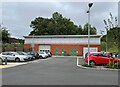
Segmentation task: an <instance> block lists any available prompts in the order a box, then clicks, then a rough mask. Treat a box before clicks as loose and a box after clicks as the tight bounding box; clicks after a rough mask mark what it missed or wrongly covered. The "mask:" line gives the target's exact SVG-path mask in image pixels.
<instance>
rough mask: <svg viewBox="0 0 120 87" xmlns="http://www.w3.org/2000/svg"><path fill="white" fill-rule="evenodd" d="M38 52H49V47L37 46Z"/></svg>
mask: <svg viewBox="0 0 120 87" xmlns="http://www.w3.org/2000/svg"><path fill="white" fill-rule="evenodd" d="M39 51H49V52H50V45H39Z"/></svg>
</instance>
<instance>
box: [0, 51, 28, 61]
mask: <svg viewBox="0 0 120 87" xmlns="http://www.w3.org/2000/svg"><path fill="white" fill-rule="evenodd" d="M0 55H1V57H3V58H7V61H16V62H20V61H27V60H28V57H27V56H26V55H20V54H19V53H17V52H1V53H0Z"/></svg>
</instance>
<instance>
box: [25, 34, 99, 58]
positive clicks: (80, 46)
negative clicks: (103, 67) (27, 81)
mask: <svg viewBox="0 0 120 87" xmlns="http://www.w3.org/2000/svg"><path fill="white" fill-rule="evenodd" d="M24 38H25V43H24V48H32V47H33V48H34V51H36V52H38V51H50V52H51V53H52V54H53V55H71V56H75V55H85V53H86V52H87V50H88V49H87V47H88V35H43V36H24ZM100 38H101V36H100V35H90V50H91V51H100V50H101V49H100V48H101V47H100Z"/></svg>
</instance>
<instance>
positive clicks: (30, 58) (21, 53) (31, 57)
mask: <svg viewBox="0 0 120 87" xmlns="http://www.w3.org/2000/svg"><path fill="white" fill-rule="evenodd" d="M17 53H18V54H20V55H26V56H27V57H28V60H30V61H31V60H34V59H35V58H34V57H33V56H32V55H28V54H27V53H25V52H17Z"/></svg>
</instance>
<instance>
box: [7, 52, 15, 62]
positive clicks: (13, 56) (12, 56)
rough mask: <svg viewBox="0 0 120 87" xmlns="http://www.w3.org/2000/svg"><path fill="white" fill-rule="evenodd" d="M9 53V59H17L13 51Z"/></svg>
mask: <svg viewBox="0 0 120 87" xmlns="http://www.w3.org/2000/svg"><path fill="white" fill-rule="evenodd" d="M7 55H8V60H11V61H13V60H15V55H14V54H13V53H8V54H7Z"/></svg>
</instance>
